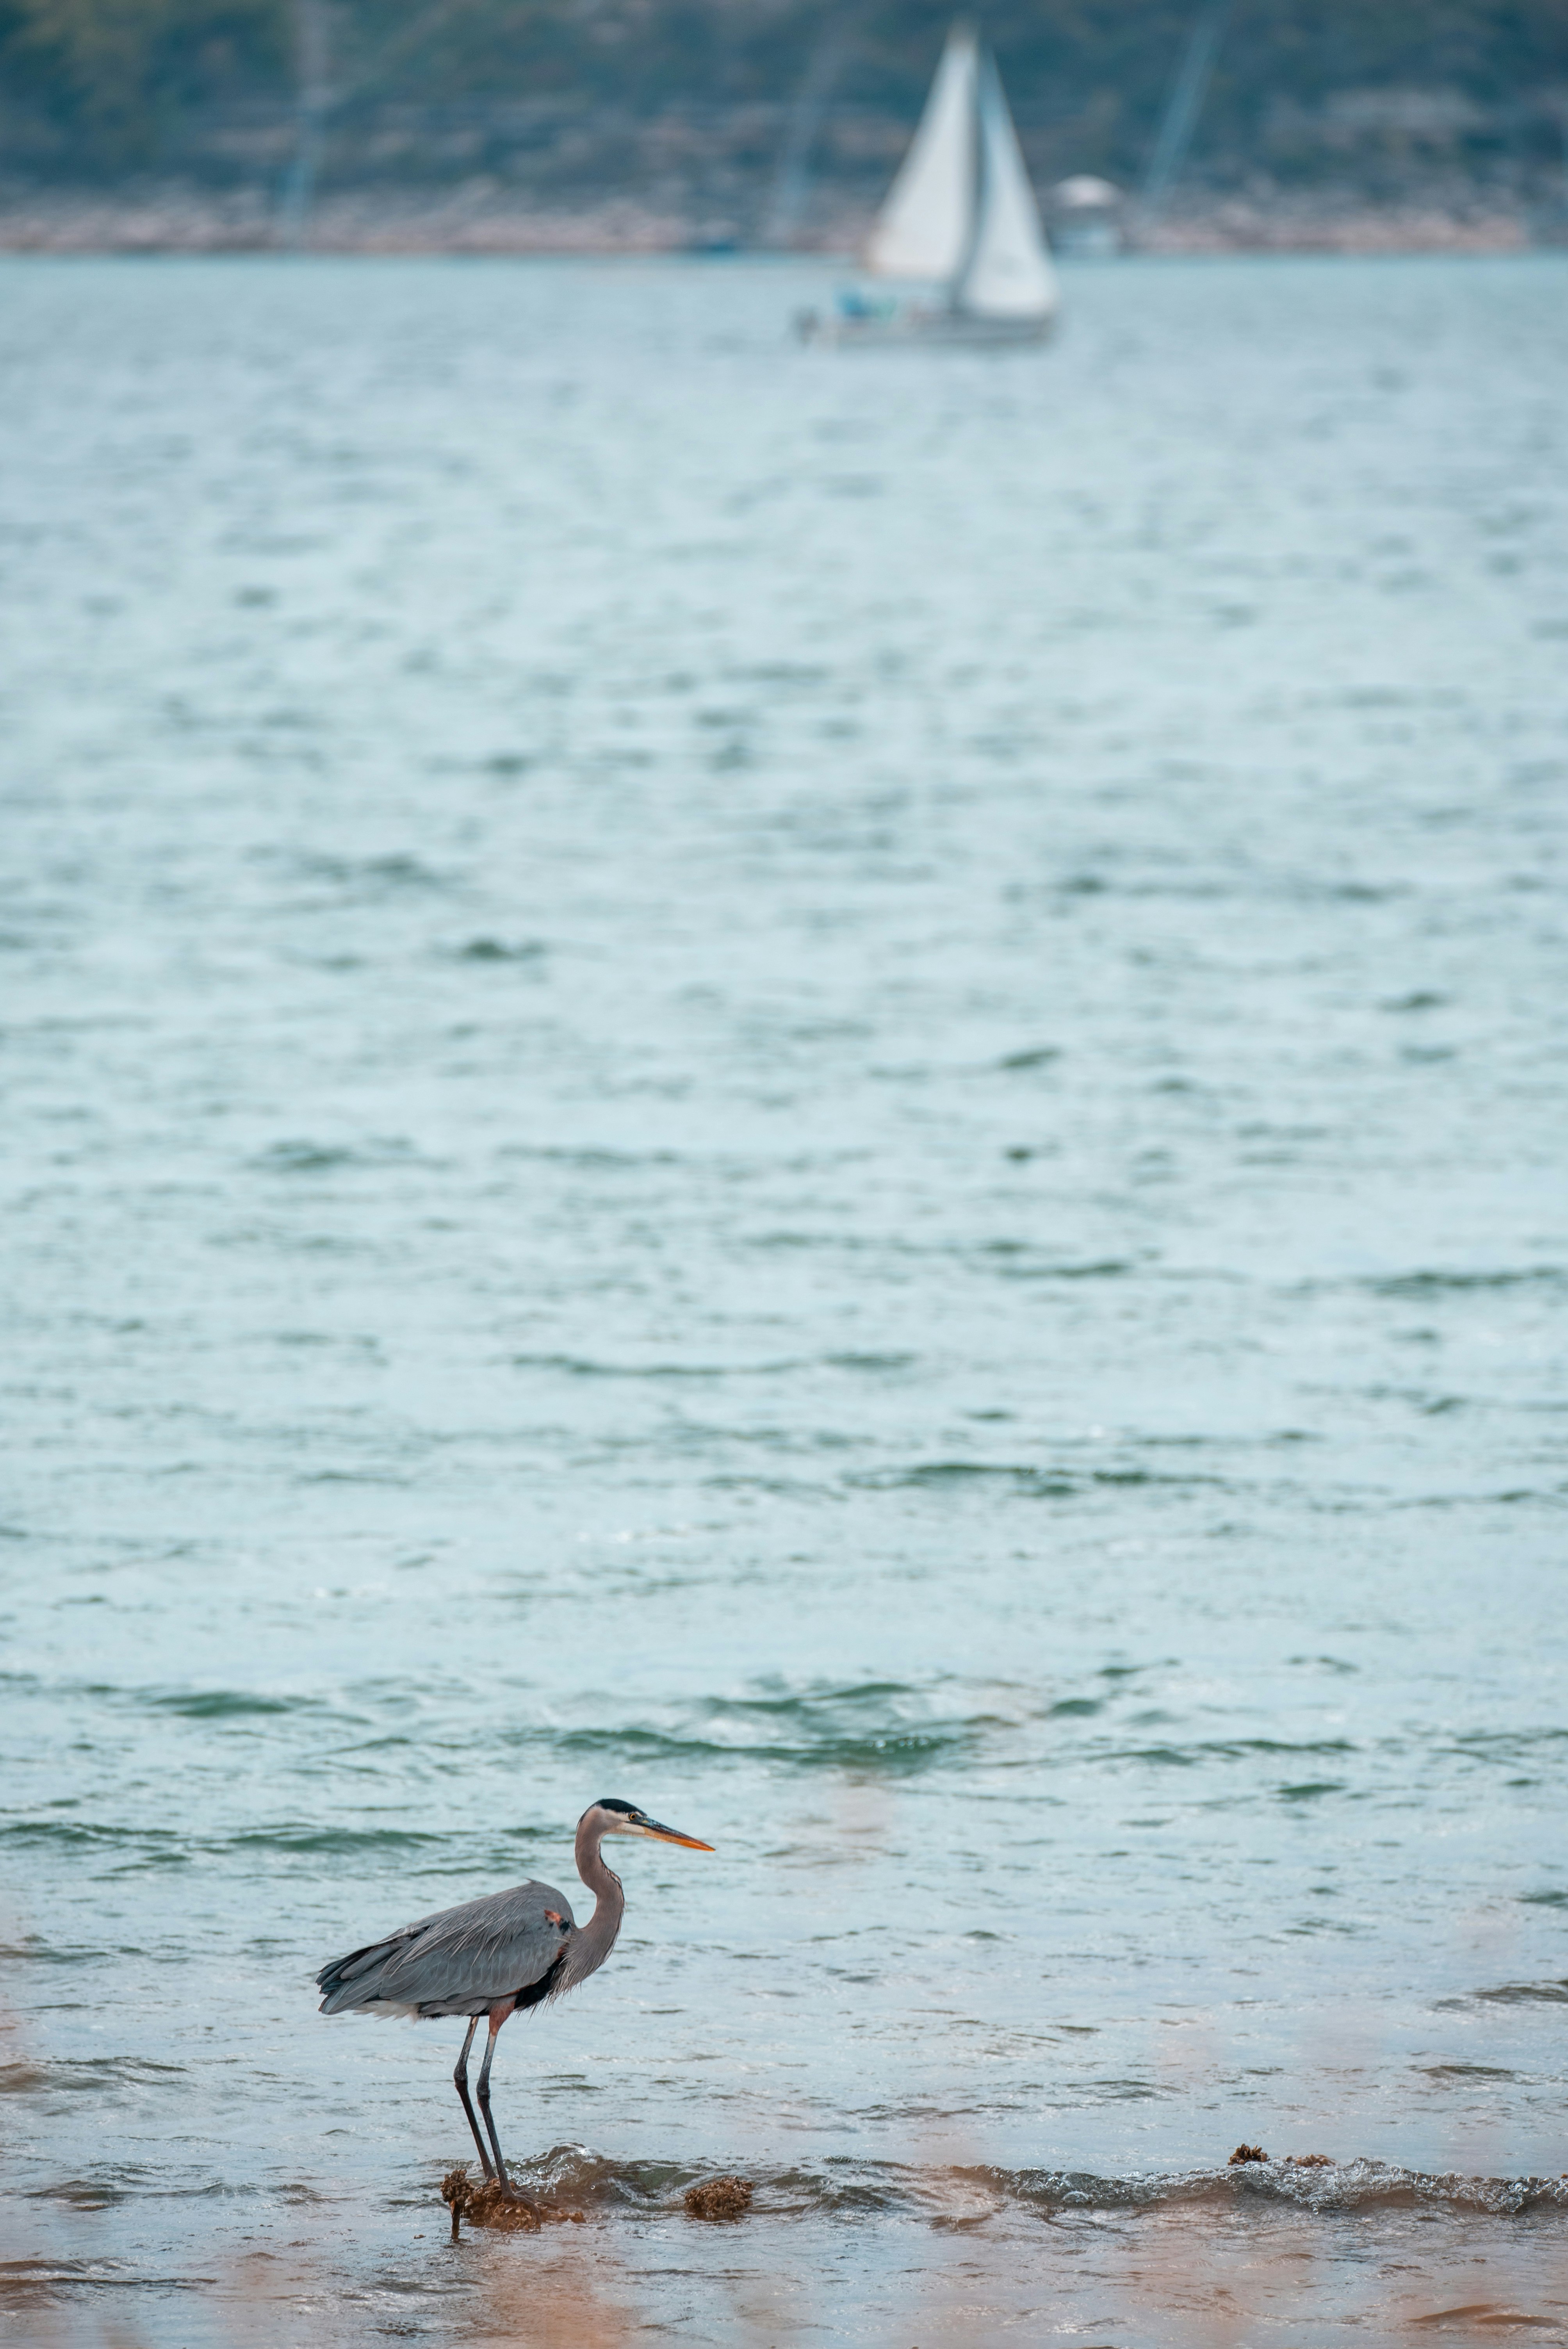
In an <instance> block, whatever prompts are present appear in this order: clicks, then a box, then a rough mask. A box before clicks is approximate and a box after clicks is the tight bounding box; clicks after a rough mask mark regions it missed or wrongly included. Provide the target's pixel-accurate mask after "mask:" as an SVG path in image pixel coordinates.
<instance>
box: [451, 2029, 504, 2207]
mask: <svg viewBox="0 0 1568 2349" xmlns="http://www.w3.org/2000/svg"><path fill="white" fill-rule="evenodd" d="M479 2027H480V2019H479V2016H478V2015H477V2014H475V2015H470V2017H469V2035H468V2037H467V2038H466V2039H465V2040H464V2042H463V2052H462V2054H460V2055H459V2058H458V2068H457V2070H456V2071H455V2072H454V2073H453V2074H452V2081H453V2085H455V2087H456V2089H457V2092H458V2094H459V2096H460V2097H461V2098H462V2103H463V2110H464V2112H465V2113H466V2114H467V2116H468V2123H469V2128H471V2129H472V2131H473V2133H474V2143H475V2145H476V2146H477V2147H478V2148H479V2157H480V2168H481V2169H482V2170H483V2171H484V2174H485V2182H486V2184H487V2185H488V2184H489V2182H490V2179H491V2178H493V2177H494V2176H495V2172H494V2170H493V2169H492V2168H490V2156H489V2154H488V2153H487V2152H486V2151H485V2141H484V2139H483V2137H481V2136H480V2125H479V2123H478V2121H477V2120H476V2119H475V2118H474V2108H473V2104H472V2101H471V2100H470V2098H469V2048H470V2047H471V2046H472V2045H473V2044H474V2033H475V2032H476V2031H477V2030H478V2029H479Z"/></svg>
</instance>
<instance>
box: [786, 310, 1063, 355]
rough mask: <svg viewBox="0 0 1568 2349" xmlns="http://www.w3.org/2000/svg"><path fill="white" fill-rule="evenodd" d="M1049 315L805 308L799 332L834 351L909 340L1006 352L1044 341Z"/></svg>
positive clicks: (1050, 324)
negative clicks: (860, 312) (845, 311)
mask: <svg viewBox="0 0 1568 2349" xmlns="http://www.w3.org/2000/svg"><path fill="white" fill-rule="evenodd" d="M1056 323H1057V322H1056V316H1055V313H1054V312H1053V313H1052V314H1051V315H1050V316H1047V317H1044V318H975V317H971V316H967V315H966V314H965V312H964V311H962V310H900V311H895V312H893V313H892V316H875V315H872V316H867V317H859V316H855V315H854V314H853V313H852V312H851V313H850V314H849V315H848V316H842V317H841V316H834V315H833V314H832V313H831V312H830V313H829V314H828V315H827V316H823V314H822V313H821V312H820V311H819V310H802V311H800V312H799V314H798V315H797V316H796V319H795V332H796V335H797V336H798V337H799V340H800V341H801V342H803V343H814V344H819V345H821V346H823V347H827V348H830V349H835V350H881V349H884V348H892V347H903V346H904V345H910V346H915V345H919V346H921V347H927V348H929V347H938V348H945V349H950V350H987V351H1006V350H1018V349H1021V348H1025V347H1028V346H1030V345H1032V344H1036V343H1043V342H1045V341H1046V340H1047V337H1048V336H1050V335H1051V333H1052V332H1053V331H1054V329H1055V326H1056Z"/></svg>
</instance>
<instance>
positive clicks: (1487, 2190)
mask: <svg viewBox="0 0 1568 2349" xmlns="http://www.w3.org/2000/svg"><path fill="white" fill-rule="evenodd" d="M513 2167H514V2170H515V2174H516V2175H517V2177H518V2179H519V2182H520V2183H521V2185H522V2186H523V2188H524V2189H525V2190H526V2191H527V2192H529V2193H531V2194H533V2195H536V2196H537V2197H538V2198H539V2199H542V2200H544V2201H547V2202H557V2203H562V2204H577V2205H582V2206H583V2207H587V2208H597V2209H603V2210H614V2209H625V2210H634V2211H638V2212H643V2213H647V2214H653V2213H655V2212H657V2211H659V2210H661V2209H673V2208H676V2207H678V2204H679V2201H680V2198H681V2196H682V2195H683V2194H684V2193H685V2191H686V2188H687V2187H688V2186H691V2185H695V2184H696V2183H698V2182H699V2181H700V2180H701V2179H702V2178H707V2177H711V2176H712V2175H714V2173H715V2171H716V2169H738V2170H742V2171H744V2173H745V2174H746V2176H747V2177H748V2178H750V2179H751V2180H752V2181H753V2184H754V2186H755V2188H756V2199H755V2201H754V2204H753V2209H754V2213H755V2215H756V2216H757V2217H758V2218H767V2217H773V2218H780V2219H788V2218H805V2217H813V2216H827V2217H836V2218H844V2219H859V2218H876V2217H889V2218H904V2219H923V2220H928V2221H931V2222H933V2223H935V2224H943V2223H947V2224H951V2223H953V2222H954V2221H955V2220H959V2221H962V2222H964V2223H967V2224H974V2223H975V2221H976V2220H983V2219H985V2218H986V2217H989V2216H1000V2215H1002V2214H1003V2213H1005V2212H1006V2211H1008V2210H1014V2211H1018V2212H1022V2213H1027V2214H1032V2215H1033V2216H1035V2217H1037V2218H1039V2219H1042V2220H1057V2219H1064V2218H1070V2217H1072V2216H1074V2215H1075V2214H1078V2213H1091V2212H1097V2211H1103V2212H1106V2213H1124V2214H1127V2215H1129V2216H1133V2217H1136V2216H1137V2215H1139V2214H1140V2213H1143V2212H1152V2211H1157V2210H1166V2209H1191V2210H1193V2211H1195V2212H1202V2211H1205V2210H1212V2211H1215V2212H1221V2213H1236V2212H1242V2213H1244V2212H1245V2211H1247V2210H1249V2209H1259V2208H1264V2209H1266V2208H1271V2207H1279V2206H1286V2207H1289V2208H1290V2209H1296V2210H1300V2211H1304V2212H1307V2213H1313V2214H1315V2215H1318V2216H1321V2217H1324V2218H1332V2217H1335V2216H1337V2215H1341V2214H1345V2213H1362V2212H1376V2211H1383V2210H1387V2211H1398V2210H1421V2211H1427V2212H1430V2213H1433V2214H1436V2215H1440V2214H1443V2213H1449V2214H1452V2215H1454V2216H1456V2217H1459V2216H1466V2215H1479V2216H1489V2217H1497V2218H1516V2217H1520V2216H1522V2215H1523V2214H1524V2213H1526V2212H1532V2213H1533V2212H1542V2213H1559V2212H1560V2213H1562V2214H1563V2215H1564V2216H1565V2217H1568V2177H1565V2178H1547V2177H1536V2176H1523V2177H1512V2178H1486V2177H1469V2176H1465V2175H1463V2174H1462V2173H1460V2172H1457V2171H1430V2170H1418V2169H1406V2168H1400V2167H1398V2165H1396V2164H1393V2163H1388V2162H1381V2161H1370V2160H1363V2159H1353V2160H1349V2161H1343V2162H1341V2161H1334V2160H1328V2161H1322V2160H1320V2159H1317V2158H1312V2159H1308V2160H1304V2159H1301V2158H1284V2159H1281V2160H1277V2161H1270V2160H1263V2161H1248V2162H1243V2163H1237V2164H1234V2165H1233V2164H1232V2163H1230V2162H1228V2161H1227V2162H1226V2163H1224V2164H1223V2165H1217V2166H1213V2167H1207V2166H1205V2167H1201V2168H1184V2169H1169V2170H1149V2171H1129V2172H1125V2173H1121V2174H1109V2175H1107V2174H1104V2173H1101V2172H1098V2171H1094V2170H1078V2169H1031V2168H1018V2169H1014V2168H1000V2167H994V2166H987V2165H977V2166H975V2167H968V2166H962V2165H953V2166H948V2167H932V2168H925V2167H921V2166H918V2165H915V2164H910V2163H900V2162H878V2161H862V2160H858V2159H855V2158H851V2157H845V2158H842V2159H835V2160H829V2161H825V2162H821V2163H792V2164H789V2165H785V2166H779V2167H769V2165H767V2164H759V2163H758V2162H757V2161H756V2160H754V2159H752V2158H749V2157H747V2158H741V2157H738V2156H737V2157H734V2158H730V2157H729V2156H726V2157H724V2158H722V2159H718V2160H716V2161H714V2162H710V2163H707V2164H706V2165H701V2166H698V2165H694V2164H693V2163H691V2162H690V2161H673V2160H672V2161H657V2160H643V2161H620V2160H614V2159H612V2158H609V2157H608V2156H606V2155H603V2154H599V2153H595V2152H593V2150H592V2149H591V2148H590V2147H587V2146H583V2145H557V2146H552V2147H551V2149H550V2151H549V2152H548V2153H544V2154H541V2155H539V2156H538V2157H537V2158H535V2159H533V2160H532V2161H527V2162H522V2163H518V2164H514V2165H513Z"/></svg>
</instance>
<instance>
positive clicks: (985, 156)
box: [798, 22, 1057, 344]
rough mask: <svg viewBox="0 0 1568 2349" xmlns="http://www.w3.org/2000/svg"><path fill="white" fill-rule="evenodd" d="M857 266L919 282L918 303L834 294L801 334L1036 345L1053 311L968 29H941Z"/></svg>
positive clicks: (1020, 172)
mask: <svg viewBox="0 0 1568 2349" xmlns="http://www.w3.org/2000/svg"><path fill="white" fill-rule="evenodd" d="M861 258H862V262H863V264H864V267H865V269H866V272H867V274H869V275H870V276H872V277H880V278H905V279H914V280H918V281H919V282H920V283H921V284H923V285H925V286H927V287H929V288H930V289H931V293H932V295H935V296H936V297H937V298H935V299H932V298H931V296H930V295H928V296H927V298H925V299H924V300H923V301H921V300H916V301H911V302H907V303H906V302H900V301H899V300H898V299H897V298H896V297H893V296H889V295H880V296H879V295H866V294H864V293H861V292H860V291H859V290H858V289H857V290H855V291H854V292H851V293H849V294H845V295H841V296H840V299H839V304H838V307H837V309H836V310H835V311H834V312H833V314H832V315H831V316H829V317H826V318H823V317H820V316H818V315H817V314H816V313H815V312H807V313H806V314H805V315H804V316H802V317H801V318H800V319H799V322H798V324H799V330H800V333H801V334H802V336H804V337H805V339H806V340H808V341H812V342H832V343H861V342H891V341H899V342H903V341H920V342H938V343H969V344H998V343H1027V342H1037V341H1038V340H1039V339H1040V337H1041V336H1044V335H1046V334H1047V333H1048V332H1049V331H1050V327H1051V325H1052V322H1053V320H1054V319H1055V316H1056V313H1057V274H1056V271H1055V269H1054V268H1053V267H1052V265H1051V255H1050V247H1049V246H1048V245H1047V243H1046V234H1045V231H1044V229H1043V228H1042V227H1041V225H1040V210H1039V206H1038V204H1037V202H1035V191H1034V189H1033V188H1032V187H1031V185H1030V183H1029V175H1028V172H1027V171H1026V170H1025V168H1024V159H1023V156H1022V155H1021V154H1020V153H1019V151H1018V134H1017V132H1016V130H1015V129H1014V128H1013V118H1012V116H1011V115H1010V114H1009V112H1008V111H1007V100H1006V97H1005V96H1004V94H1003V89H1002V78H1001V76H1000V74H999V73H998V72H997V70H996V61H995V57H993V56H992V55H991V52H990V50H989V49H988V48H986V47H984V46H983V44H982V43H981V41H980V40H979V39H978V37H977V36H976V35H975V30H974V27H973V26H970V25H967V24H965V23H963V22H960V23H958V24H955V25H954V26H953V29H952V31H951V32H950V33H949V34H948V36H947V45H946V47H945V48H944V50H943V53H942V62H941V64H940V65H939V66H938V67H937V69H936V78H935V80H934V82H933V83H932V85H931V95H930V97H929V98H927V99H926V101H925V112H924V113H923V115H922V117H921V120H920V128H919V129H918V130H917V131H916V132H915V134H914V139H913V143H912V145H911V147H910V150H909V152H908V154H907V155H906V156H905V157H904V159H903V164H902V165H901V166H900V169H899V172H898V177H897V178H896V179H895V180H894V181H893V183H892V188H891V190H890V191H889V192H888V196H887V200H886V202H884V203H883V205H882V210H881V212H878V214H877V217H876V222H875V224H874V226H873V227H872V233H871V238H870V241H869V242H868V243H867V245H866V249H865V252H864V254H863V255H862V256H861Z"/></svg>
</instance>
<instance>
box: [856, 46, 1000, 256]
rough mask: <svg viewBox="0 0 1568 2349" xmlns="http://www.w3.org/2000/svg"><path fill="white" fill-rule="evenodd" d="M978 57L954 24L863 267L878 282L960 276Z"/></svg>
mask: <svg viewBox="0 0 1568 2349" xmlns="http://www.w3.org/2000/svg"><path fill="white" fill-rule="evenodd" d="M979 62H980V59H979V51H978V48H977V47H976V44H975V36H974V34H973V32H971V30H970V29H969V27H968V26H966V25H954V27H953V30H952V31H951V32H950V33H949V34H948V36H947V47H945V48H944V50H943V52H942V63H941V64H940V65H939V66H938V67H937V69H936V79H935V80H934V82H933V83H932V85H931V95H930V97H929V98H927V99H926V101H925V112H924V113H923V115H922V116H921V119H920V129H918V130H917V131H916V132H915V134H914V143H913V146H912V147H911V148H910V150H909V152H908V154H907V155H906V156H905V157H904V159H903V167H902V169H901V170H900V171H899V175H898V177H897V179H896V180H895V181H893V183H892V191H891V193H890V194H889V196H888V199H887V202H885V203H884V204H883V206H882V210H881V212H879V213H878V214H877V219H876V225H875V227H874V228H873V229H872V235H871V242H870V243H869V244H868V245H867V247H866V252H865V264H866V267H867V268H868V269H869V270H872V272H873V273H874V274H876V275H877V276H878V277H923V278H952V277H955V276H956V275H957V274H958V272H959V270H960V269H961V268H962V267H963V265H964V259H965V254H967V253H968V251H969V248H970V245H971V243H973V240H974V224H975V171H976V166H977V164H978V161H979V157H978V154H977V151H976V144H975V131H976V121H975V86H976V82H977V80H978V75H979Z"/></svg>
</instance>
